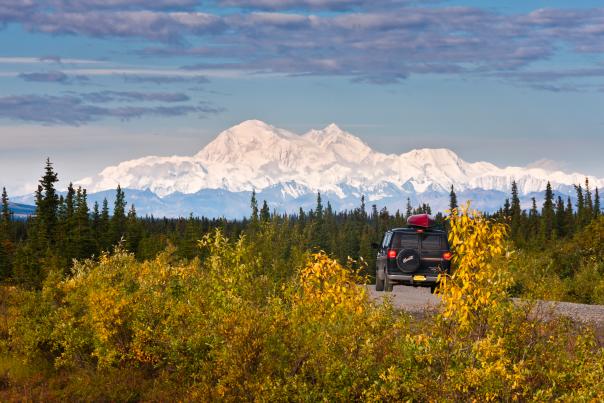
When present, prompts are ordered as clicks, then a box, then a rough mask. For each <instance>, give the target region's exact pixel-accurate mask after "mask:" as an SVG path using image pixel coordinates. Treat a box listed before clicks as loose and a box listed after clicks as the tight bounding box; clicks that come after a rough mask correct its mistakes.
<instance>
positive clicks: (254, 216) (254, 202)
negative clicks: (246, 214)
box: [250, 190, 258, 223]
mask: <svg viewBox="0 0 604 403" xmlns="http://www.w3.org/2000/svg"><path fill="white" fill-rule="evenodd" d="M250 207H251V209H252V215H251V217H250V218H251V220H252V223H256V222H258V200H256V190H252V199H251V200H250Z"/></svg>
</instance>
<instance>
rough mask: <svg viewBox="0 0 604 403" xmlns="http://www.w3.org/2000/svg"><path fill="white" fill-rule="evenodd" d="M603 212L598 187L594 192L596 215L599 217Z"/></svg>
mask: <svg viewBox="0 0 604 403" xmlns="http://www.w3.org/2000/svg"><path fill="white" fill-rule="evenodd" d="M601 213H602V210H601V207H600V192H598V188H596V192H595V194H594V217H595V218H598V217H599V216H600V214H601Z"/></svg>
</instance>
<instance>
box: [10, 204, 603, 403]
mask: <svg viewBox="0 0 604 403" xmlns="http://www.w3.org/2000/svg"><path fill="white" fill-rule="evenodd" d="M451 225H452V232H451V237H452V238H451V239H452V241H453V244H454V250H455V252H456V254H455V260H456V262H455V263H456V265H457V271H456V272H455V274H454V275H453V276H452V277H450V278H447V280H446V282H445V283H444V285H443V287H442V289H441V290H440V293H441V296H442V297H443V299H444V302H445V308H444V310H443V312H442V313H441V314H437V315H435V316H431V317H429V318H415V317H412V316H409V315H407V314H404V313H402V312H399V311H396V310H394V309H393V308H392V307H391V306H390V305H389V304H388V303H386V304H383V305H380V304H376V303H374V302H372V301H371V300H370V299H369V298H368V295H367V292H366V290H365V288H364V287H359V286H358V285H357V284H358V283H359V282H361V281H362V278H361V273H362V272H363V270H362V264H359V263H357V262H352V261H351V262H350V263H349V264H348V265H347V266H343V265H341V264H340V263H338V262H337V261H336V260H333V259H331V258H329V257H328V256H327V255H325V254H323V253H313V254H310V253H306V252H304V251H303V250H301V249H297V248H294V249H292V250H290V251H289V252H291V253H289V257H287V258H283V255H282V254H281V253H280V252H283V251H276V250H275V249H274V248H272V247H270V246H271V245H270V243H268V242H263V241H262V240H263V239H267V238H271V237H274V233H273V232H272V231H273V230H272V227H271V226H270V225H269V224H263V225H260V226H259V228H258V233H257V234H256V236H242V237H239V238H237V239H227V238H226V237H225V236H224V234H223V233H222V232H221V230H214V231H212V232H211V233H210V234H207V235H206V236H204V237H203V239H202V240H201V241H200V242H199V247H200V250H201V251H202V252H203V254H204V258H203V259H197V258H196V259H193V260H190V261H183V260H182V259H178V258H175V255H174V252H175V251H174V250H173V249H168V250H166V251H164V252H162V253H161V254H159V255H158V256H157V257H156V258H154V259H152V260H147V261H144V262H140V261H138V260H137V259H136V258H135V256H134V255H133V254H131V253H128V252H126V251H124V250H123V249H117V250H116V251H114V252H113V253H112V254H104V255H102V256H101V257H99V258H97V259H94V260H85V261H82V262H79V263H76V264H75V265H74V267H73V268H72V271H71V272H70V273H69V275H68V276H64V275H63V274H62V273H60V272H56V271H51V272H50V273H49V274H48V276H47V277H46V279H45V280H44V284H43V286H42V288H41V290H39V291H36V290H30V291H26V290H22V289H19V288H16V287H4V288H3V289H2V293H3V295H2V306H1V309H2V317H3V318H4V320H3V321H2V324H1V326H2V327H1V329H0V337H1V338H0V340H1V343H2V344H1V348H2V360H0V362H1V363H2V364H1V365H0V400H5V401H6V400H74V399H75V400H101V401H102V400H114V401H137V400H151V401H165V400H170V401H174V400H179V399H180V400H192V399H194V400H202V401H208V400H225V401H249V400H262V401H292V400H293V401H317V400H330V401H334V400H335V401H353V400H363V401H401V400H408V399H411V400H419V401H425V400H439V401H467V400H473V399H475V400H478V401H494V400H497V401H499V400H508V401H509V400H533V399H535V400H541V401H550V400H554V399H560V400H594V401H597V400H601V399H602V398H604V350H603V348H602V346H601V345H598V343H597V340H596V338H595V336H594V334H593V332H592V331H591V330H590V329H588V328H581V327H578V326H577V325H575V324H572V323H571V322H568V321H565V320H561V319H557V320H553V321H548V322H544V321H540V320H538V319H535V318H531V316H530V315H529V311H528V309H526V308H516V307H514V305H513V304H511V303H510V302H509V299H508V298H507V289H508V286H509V283H510V281H512V278H511V276H510V273H509V272H508V271H506V270H504V269H502V267H505V266H501V265H498V264H495V263H496V262H497V260H498V259H501V258H502V256H504V255H505V254H506V243H505V235H506V226H504V225H501V224H493V223H492V222H491V221H489V220H488V219H486V218H484V217H482V216H480V214H478V213H475V212H470V211H467V210H464V211H463V212H462V213H461V215H460V216H455V218H454V219H453V220H452V221H451ZM287 267H295V268H296V269H295V270H294V271H293V272H292V273H291V275H286V276H284V275H283V273H287V272H288V270H287Z"/></svg>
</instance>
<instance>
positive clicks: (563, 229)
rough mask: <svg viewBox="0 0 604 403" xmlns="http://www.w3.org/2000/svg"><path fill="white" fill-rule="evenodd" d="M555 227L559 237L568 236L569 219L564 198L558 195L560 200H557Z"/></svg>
mask: <svg viewBox="0 0 604 403" xmlns="http://www.w3.org/2000/svg"><path fill="white" fill-rule="evenodd" d="M555 217H556V219H555V223H556V224H555V228H556V235H557V236H558V237H564V236H566V234H567V233H568V232H567V222H566V221H567V220H566V214H565V211H564V200H562V197H561V196H558V200H557V201H556V213H555Z"/></svg>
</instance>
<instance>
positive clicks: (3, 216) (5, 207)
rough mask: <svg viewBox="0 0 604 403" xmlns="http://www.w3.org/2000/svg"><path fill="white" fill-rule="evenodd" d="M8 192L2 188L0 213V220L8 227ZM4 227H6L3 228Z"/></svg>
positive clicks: (9, 216)
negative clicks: (0, 208)
mask: <svg viewBox="0 0 604 403" xmlns="http://www.w3.org/2000/svg"><path fill="white" fill-rule="evenodd" d="M8 201H9V200H8V194H7V193H6V188H5V187H3V188H2V213H1V215H0V221H1V222H2V225H3V226H4V227H8V225H9V224H10V222H11V221H12V220H11V211H10V208H9V205H8ZM5 229H6V228H5Z"/></svg>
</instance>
